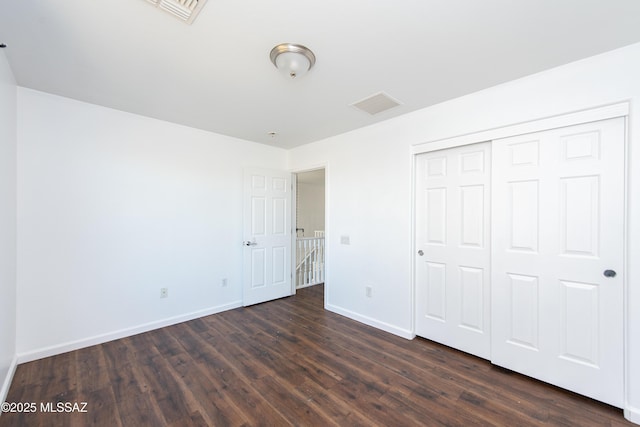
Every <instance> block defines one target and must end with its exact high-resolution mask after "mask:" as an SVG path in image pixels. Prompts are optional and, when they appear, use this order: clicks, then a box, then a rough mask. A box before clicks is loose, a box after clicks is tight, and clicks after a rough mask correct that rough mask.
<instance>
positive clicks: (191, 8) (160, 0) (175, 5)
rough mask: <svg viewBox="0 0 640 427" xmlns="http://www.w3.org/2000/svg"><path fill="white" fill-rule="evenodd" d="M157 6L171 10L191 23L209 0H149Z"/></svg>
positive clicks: (176, 15) (184, 20)
mask: <svg viewBox="0 0 640 427" xmlns="http://www.w3.org/2000/svg"><path fill="white" fill-rule="evenodd" d="M147 1H148V2H149V3H151V4H153V5H155V6H156V7H157V8H159V9H162V10H164V11H167V12H169V13H170V14H172V15H173V16H175V17H176V18H178V19H179V20H181V21H183V22H186V23H187V24H191V23H192V22H193V20H194V19H196V16H198V13H200V11H201V10H202V8H203V7H204V4H205V3H206V2H207V0H147Z"/></svg>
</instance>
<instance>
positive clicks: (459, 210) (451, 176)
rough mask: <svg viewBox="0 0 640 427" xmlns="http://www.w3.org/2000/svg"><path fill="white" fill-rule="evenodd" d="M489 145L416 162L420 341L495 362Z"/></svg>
mask: <svg viewBox="0 0 640 427" xmlns="http://www.w3.org/2000/svg"><path fill="white" fill-rule="evenodd" d="M490 160H491V149H490V145H489V143H482V144H474V145H468V146H465V147H459V148H452V149H447V150H441V151H433V152H430V153H425V154H421V155H419V156H417V157H416V162H417V163H416V198H415V200H416V212H415V215H416V216H415V218H416V240H415V242H416V253H415V255H414V256H415V266H416V272H415V283H416V286H415V290H416V305H415V310H416V334H417V335H420V336H422V337H425V338H428V339H431V340H434V341H437V342H440V343H443V344H446V345H448V346H451V347H455V348H457V349H460V350H463V351H466V352H468V353H471V354H475V355H476V356H480V357H483V358H485V359H488V358H489V350H490V344H491V342H490V336H489V330H490V322H489V321H490V311H489V301H490V293H489V280H490V271H489V264H490V255H491V253H490V250H489V243H490V235H489V219H490V212H489V209H490V205H491V203H490V199H489V195H490V191H489V187H490V177H491V173H490Z"/></svg>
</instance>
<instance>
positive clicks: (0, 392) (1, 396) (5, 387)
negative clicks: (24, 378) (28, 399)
mask: <svg viewBox="0 0 640 427" xmlns="http://www.w3.org/2000/svg"><path fill="white" fill-rule="evenodd" d="M17 367H18V358H17V356H13V360H12V361H11V364H10V365H9V370H8V371H7V376H6V377H5V378H4V381H3V382H2V388H1V389H0V403H2V402H5V401H6V400H7V395H8V394H9V387H11V381H13V375H14V374H15V373H16V368H17ZM0 414H2V412H0Z"/></svg>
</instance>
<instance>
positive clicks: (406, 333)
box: [324, 304, 416, 340]
mask: <svg viewBox="0 0 640 427" xmlns="http://www.w3.org/2000/svg"><path fill="white" fill-rule="evenodd" d="M324 308H325V309H326V310H329V311H331V312H333V313H336V314H339V315H341V316H345V317H348V318H349V319H352V320H355V321H357V322H360V323H364V324H365V325H368V326H372V327H374V328H378V329H381V330H383V331H385V332H389V333H390V334H393V335H397V336H399V337H401V338H405V339H408V340H412V339H414V338H415V337H416V334H415V333H414V332H413V331H411V330H409V329H403V328H399V327H397V326H394V325H391V324H389V323H385V322H381V321H379V320H376V319H374V318H372V317H368V316H364V315H362V314H359V313H356V312H354V311H351V310H347V309H344V308H342V307H338V306H336V305H333V304H325V307H324Z"/></svg>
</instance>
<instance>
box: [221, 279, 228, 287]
mask: <svg viewBox="0 0 640 427" xmlns="http://www.w3.org/2000/svg"><path fill="white" fill-rule="evenodd" d="M227 283H228V282H227V278H226V277H225V278H224V279H222V280H221V281H220V286H222V287H223V288H226V287H227Z"/></svg>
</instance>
